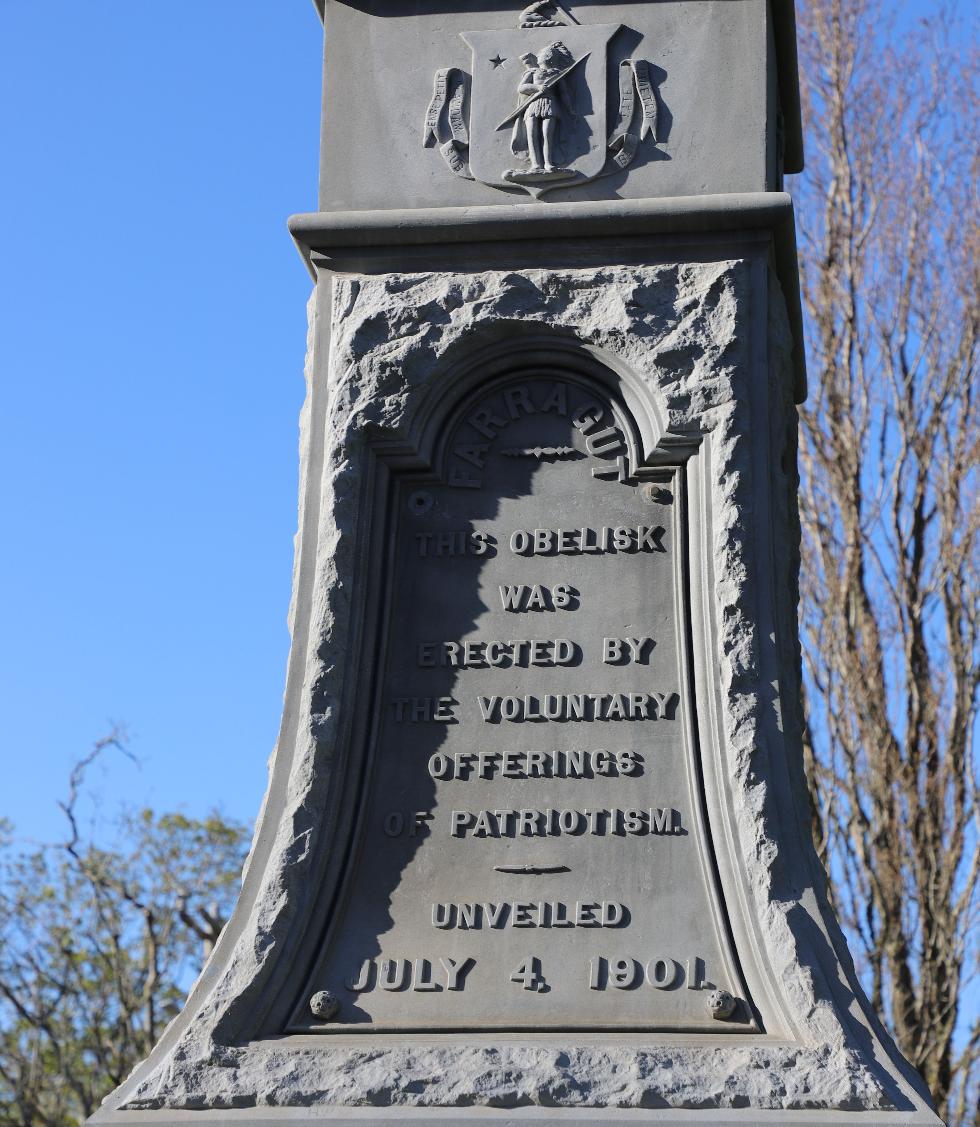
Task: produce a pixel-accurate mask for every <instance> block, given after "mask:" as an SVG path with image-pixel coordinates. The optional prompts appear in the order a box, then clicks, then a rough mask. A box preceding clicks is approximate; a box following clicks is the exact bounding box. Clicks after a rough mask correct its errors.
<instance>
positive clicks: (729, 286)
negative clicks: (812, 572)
mask: <svg viewBox="0 0 980 1127" xmlns="http://www.w3.org/2000/svg"><path fill="white" fill-rule="evenodd" d="M753 271H754V272H753ZM761 276H762V278H764V277H765V270H764V267H763V271H762V275H761ZM759 281H760V274H759V270H758V263H756V264H753V263H751V262H750V261H747V260H743V259H737V258H735V259H730V260H723V261H711V262H687V263H681V264H670V265H659V266H633V265H629V266H615V265H614V266H606V267H600V268H593V269H568V270H543V269H542V270H537V269H534V270H490V271H486V272H481V273H438V274H435V273H410V274H405V273H390V274H382V275H360V276H341V277H337V278H336V279H335V281H334V282H333V289H332V309H333V312H332V326H331V334H330V336H331V345H330V354H329V360H328V361H325V360H324V358H323V357H319V358H317V361H316V363H317V364H320V365H324V364H325V365H326V371H327V380H328V391H329V406H328V409H327V416H326V423H325V430H324V433H323V434H318V433H314V432H313V429H312V427H313V426H314V421H313V419H314V417H313V415H312V414H311V413H310V411H309V409H307V410H306V411H304V416H303V451H304V466H305V470H304V481H305V484H304V490H303V495H304V498H305V500H304V504H306V505H314V504H318V506H319V517H318V532H317V545H316V575H315V582H314V584H313V592H312V601H311V602H309V603H308V604H304V603H303V602H302V599H301V598H300V593H299V592H298V591H297V592H296V593H295V594H294V603H293V616H294V622H293V626H294V628H295V627H296V626H297V624H298V623H297V621H296V620H297V619H298V618H301V617H303V615H306V614H308V615H309V634H308V641H307V643H306V648H305V655H306V661H307V666H306V674H305V679H304V688H303V694H302V700H301V703H300V706H299V709H300V716H301V724H300V727H299V731H298V735H297V737H296V740H295V744H294V745H292V744H291V745H288V746H287V745H281V746H280V749H279V751H278V753H277V755H278V757H279V760H278V761H274V762H273V771H274V772H278V773H279V776H280V777H281V776H282V774H283V772H284V771H285V770H286V769H287V768H288V784H287V786H288V791H287V794H286V797H285V802H284V808H283V814H282V816H281V817H280V818H279V819H278V824H277V825H276V826H274V827H270V826H266V827H264V828H262V829H261V830H260V835H261V834H267V833H274V835H275V840H274V843H273V844H272V846H271V850H270V853H269V859H268V861H267V862H266V864H265V868H264V874H265V875H264V884H263V886H262V888H261V892H260V893H259V895H258V897H257V900H256V902H255V904H254V906H253V907H252V909H251V911H250V914H249V916H248V920H247V923H246V926H245V927H244V929H242V930H241V931H240V934H239V938H238V941H237V945H236V947H235V950H234V952H233V955H232V956H231V957H230V958H229V959H228V960H227V963H226V969H225V970H224V972H223V973H222V974H221V975H220V977H216V978H215V980H214V981H213V982H212V981H210V979H206V982H205V986H206V989H207V997H206V1001H204V1003H203V1004H202V1005H201V1006H200V1008H199V1010H198V1013H197V1016H196V1018H195V1020H194V1021H193V1022H192V1023H191V1024H189V1025H187V1026H185V1027H182V1028H181V1030H180V1031H179V1037H174V1038H172V1043H171V1044H170V1046H169V1048H168V1049H167V1052H166V1054H165V1056H164V1057H163V1058H162V1059H161V1060H160V1062H159V1063H158V1065H157V1067H156V1068H155V1070H154V1071H152V1072H151V1073H150V1074H149V1075H147V1076H145V1077H144V1078H143V1079H142V1080H141V1081H140V1083H139V1085H138V1087H137V1089H136V1090H135V1092H133V1093H132V1094H131V1096H130V1098H129V1100H128V1104H127V1106H128V1107H130V1108H186V1109H191V1108H203V1107H239V1106H255V1105H264V1104H267V1105H280V1106H281V1105H291V1104H295V1105H321V1104H322V1105H374V1106H381V1105H395V1104H404V1105H415V1106H428V1105H431V1106H451V1107H462V1106H468V1105H475V1104H482V1105H488V1106H495V1107H518V1106H522V1105H530V1104H536V1105H542V1106H570V1107H576V1106H578V1107H604V1106H608V1107H631V1108H655V1107H677V1108H702V1109H707V1108H738V1107H755V1108H759V1109H772V1108H777V1109H786V1110H788V1109H802V1108H814V1109H818V1108H819V1109H838V1110H847V1109H859V1108H860V1109H865V1110H868V1109H883V1108H888V1107H892V1106H894V1105H895V1103H896V1100H898V1101H899V1102H900V1103H902V1102H903V1101H906V1100H907V1097H904V1096H901V1094H900V1092H899V1086H898V1085H897V1084H896V1081H895V1079H894V1077H893V1076H890V1075H889V1073H888V1070H887V1069H885V1068H883V1067H879V1065H877V1064H876V1063H875V1061H874V1059H873V1056H872V1055H871V1054H870V1053H869V1052H868V1044H867V1040H868V1035H867V1034H866V1031H865V1029H864V1026H863V1025H862V1024H861V1019H857V1020H855V1021H852V1020H851V1019H850V1018H849V1017H848V1014H847V1012H846V1009H847V1007H848V1006H853V1007H856V1006H857V1002H856V1001H855V1000H854V997H853V994H852V992H851V980H849V979H847V978H846V977H845V976H843V975H842V974H841V973H840V969H839V966H840V964H838V961H837V959H838V958H841V959H843V960H844V963H843V965H844V969H845V970H846V969H847V963H846V952H845V951H844V949H843V948H842V947H841V945H840V941H839V937H838V936H837V935H836V933H835V932H834V929H833V925H830V926H829V931H828V927H827V925H826V920H824V919H823V918H822V917H821V915H820V912H819V910H818V905H819V895H818V894H817V893H816V892H814V890H813V883H812V881H813V873H812V872H811V871H810V870H809V869H808V868H807V863H808V861H807V858H805V857H801V856H800V855H799V854H798V852H797V850H796V848H795V846H794V852H793V855H787V853H786V852H785V849H784V847H783V846H782V845H781V841H782V840H784V839H785V832H786V830H787V826H786V825H785V824H782V825H781V824H780V819H781V818H782V819H785V818H786V816H787V808H786V806H785V801H784V798H783V799H779V800H777V797H776V795H775V794H774V786H773V782H772V780H773V778H774V777H776V776H779V775H780V774H781V773H782V771H783V766H782V762H781V761H782V759H784V758H785V756H786V748H787V746H788V747H790V748H791V749H792V748H794V747H795V744H794V741H795V740H796V739H797V736H798V733H797V725H798V719H799V717H798V710H797V707H796V703H795V702H796V700H797V675H798V674H797V662H798V651H797V645H796V634H795V623H794V614H795V603H794V599H795V594H794V592H795V588H794V586H793V583H792V581H791V577H792V573H793V569H794V567H795V563H796V559H795V554H794V553H795V550H796V549H795V544H794V541H793V536H792V533H793V530H794V528H795V479H794V477H793V476H792V469H791V467H790V468H788V469H787V468H784V466H783V454H784V453H785V451H786V449H787V443H790V444H791V443H792V441H793V435H794V434H795V430H794V423H795V415H794V409H793V406H792V399H791V393H790V388H791V383H792V375H791V372H790V371H789V348H790V342H789V339H788V333H787V330H786V323H785V314H784V312H783V309H782V304H781V298H780V297H779V295H778V291H777V290H776V287H775V284H774V283H772V285H771V288H770V293H771V300H770V302H769V306H768V312H767V311H766V309H765V308H764V309H763V310H762V321H761V323H762V326H763V332H764V333H765V325H766V318H767V317H768V336H769V344H768V348H767V349H764V350H763V353H762V358H761V362H762V363H763V365H765V366H766V367H767V371H768V375H767V376H765V377H764V378H763V380H762V385H763V393H762V394H763V399H764V401H765V404H766V409H767V412H768V416H763V417H761V418H759V417H755V416H754V415H753V411H758V403H759V389H758V387H756V388H755V390H754V391H753V389H752V388H751V387H750V386H749V382H750V380H751V379H758V372H757V367H758V364H759V362H760V361H759V357H758V354H753V352H752V341H751V329H750V324H751V318H752V314H753V309H752V302H753V300H755V301H757V302H758V301H759V300H762V299H761V298H760V297H759V296H758V288H759ZM322 307H323V303H322V302H321V308H322ZM530 332H533V333H534V334H535V335H536V337H537V339H538V340H540V338H541V337H542V336H550V337H551V338H552V339H553V340H554V341H556V342H558V341H567V342H577V344H578V345H579V346H582V347H586V348H588V349H590V350H592V351H593V353H594V355H596V356H597V357H598V358H599V359H600V360H604V361H606V362H608V363H609V364H610V365H612V366H614V367H615V368H616V369H617V370H620V371H623V372H626V373H629V377H630V378H631V379H632V380H633V381H635V383H636V385H637V386H639V387H641V388H645V389H647V390H648V392H649V393H650V395H651V396H652V399H653V402H654V404H655V406H656V413H657V414H658V415H659V417H660V419H661V421H662V429H663V431H664V434H665V435H667V434H673V435H675V436H678V435H700V436H703V441H704V443H706V444H707V452H708V457H707V460H706V463H705V464H706V465H707V466H708V467H709V471H708V472H709V474H710V477H709V481H708V486H709V498H710V506H711V518H712V530H713V543H712V544H711V548H710V551H711V555H712V557H713V558H712V560H711V565H712V566H711V573H712V574H713V575H714V576H715V577H716V581H715V582H714V584H713V588H712V591H711V597H712V598H713V599H714V601H715V613H716V620H717V623H718V632H717V637H716V639H715V645H716V652H715V654H714V658H715V660H716V663H717V668H718V671H719V673H718V677H719V682H718V683H719V686H720V689H721V701H722V706H723V707H722V731H723V740H722V741H721V746H720V747H718V748H717V749H716V754H717V756H718V757H719V767H720V775H721V777H724V778H725V779H727V794H725V795H724V796H722V797H721V802H722V805H723V806H724V809H725V811H726V812H727V813H726V815H725V818H724V820H723V824H720V825H718V826H716V840H717V842H718V848H720V849H722V850H725V849H728V850H730V851H731V854H732V861H733V864H735V865H736V866H737V868H738V869H739V872H740V874H741V878H740V883H739V884H738V887H737V888H734V887H729V889H728V895H729V896H733V895H739V896H742V897H744V898H745V904H744V913H745V916H746V918H747V919H748V920H749V921H750V927H751V929H754V940H753V943H754V946H755V951H754V952H744V955H745V957H752V958H755V959H756V960H758V961H761V963H762V964H763V965H764V975H765V976H766V977H767V980H768V983H769V989H770V990H771V992H772V995H773V998H774V999H775V1003H774V1004H775V1005H776V1007H777V1008H778V1010H779V1012H780V1014H781V1015H782V1024H783V1026H784V1030H783V1033H782V1035H781V1036H779V1037H775V1038H773V1037H770V1038H768V1039H767V1038H756V1039H755V1040H752V1039H746V1038H739V1039H738V1042H737V1043H727V1044H725V1046H724V1048H722V1047H719V1045H718V1044H712V1046H711V1047H705V1046H704V1045H701V1044H698V1043H696V1041H695V1040H694V1039H693V1038H689V1039H683V1038H682V1039H680V1040H678V1041H677V1043H676V1044H674V1043H672V1044H669V1045H665V1044H660V1043H658V1038H657V1037H656V1036H654V1035H644V1036H639V1035H634V1036H633V1037H632V1038H630V1039H628V1040H627V1041H624V1042H623V1043H621V1044H617V1045H602V1044H596V1043H594V1042H595V1041H596V1038H594V1037H593V1038H589V1039H586V1040H587V1041H588V1042H589V1043H582V1042H583V1039H582V1038H576V1037H575V1036H573V1035H571V1034H569V1035H567V1036H566V1037H564V1038H560V1039H559V1040H560V1041H561V1043H560V1044H555V1043H554V1038H553V1039H552V1041H551V1042H550V1043H548V1044H535V1043H531V1042H530V1041H529V1040H528V1039H524V1041H522V1040H521V1039H520V1038H517V1037H515V1036H513V1035H510V1036H508V1037H506V1038H501V1039H500V1041H499V1043H497V1044H495V1045H488V1044H480V1043H473V1042H474V1040H475V1039H474V1038H467V1037H465V1036H464V1037H453V1038H445V1039H442V1040H440V1039H439V1038H430V1039H428V1042H427V1041H426V1039H425V1038H418V1039H416V1040H415V1041H414V1042H410V1041H408V1040H405V1039H402V1040H401V1041H398V1039H395V1042H392V1041H391V1040H390V1039H389V1040H388V1041H386V1043H385V1044H383V1045H379V1046H371V1045H369V1044H362V1043H361V1042H358V1043H357V1044H356V1045H351V1044H350V1043H349V1039H348V1041H347V1042H346V1043H340V1044H338V1043H334V1042H332V1041H331V1040H330V1039H329V1038H324V1039H323V1041H322V1042H321V1043H316V1044H311V1043H310V1039H309V1038H306V1039H304V1040H302V1041H290V1040H283V1041H269V1040H266V1041H261V1040H255V1041H252V1042H251V1043H247V1044H235V1045H233V1044H232V1042H235V1041H240V1040H241V1039H242V1030H243V1028H246V1027H247V1018H248V1014H249V1012H250V1009H251V1008H252V1007H253V1006H254V1004H255V1002H256V1000H257V998H258V997H259V995H260V993H261V991H262V990H263V989H264V988H265V987H266V985H267V984H268V983H269V982H270V981H272V973H273V971H274V970H275V967H276V962H277V959H278V958H280V957H282V958H288V956H289V951H290V929H291V928H293V927H294V925H295V924H296V923H297V921H298V920H299V919H301V917H302V914H303V912H304V910H305V904H306V897H307V896H308V895H309V893H310V889H311V887H313V884H314V883H315V876H314V873H315V864H316V862H317V859H318V857H319V851H320V847H321V845H322V844H323V842H329V840H330V835H331V832H332V818H333V817H334V811H335V809H336V807H335V795H333V792H334V788H335V787H336V785H337V778H336V775H335V767H336V764H337V761H338V757H339V755H340V748H341V745H342V741H343V734H344V717H343V716H342V715H341V710H340V707H339V702H340V701H341V700H342V699H343V698H344V696H345V692H346V691H347V689H348V688H349V686H345V683H344V678H345V672H346V666H345V661H344V656H345V652H346V650H347V647H348V643H349V639H350V636H351V631H352V622H351V613H352V611H351V607H352V592H353V591H354V590H355V588H356V583H357V574H356V568H355V560H356V552H357V528H358V519H357V518H358V514H357V507H358V504H359V498H360V497H361V496H362V493H361V486H362V474H363V473H364V469H365V456H364V452H365V437H366V435H367V434H369V433H377V432H378V431H382V432H385V433H388V434H392V435H408V434H410V432H411V431H412V427H413V425H414V420H415V416H416V415H417V413H418V412H419V411H420V410H421V407H422V404H423V403H424V402H425V396H426V394H427V391H428V385H429V384H430V383H431V382H432V381H434V380H435V379H436V377H437V375H438V373H439V372H441V371H443V370H445V368H446V366H447V365H448V364H452V363H455V362H458V361H459V360H460V359H461V358H463V357H466V356H474V355H477V354H478V353H479V351H480V349H481V348H484V347H491V346H493V345H496V344H498V343H499V342H501V341H502V340H507V339H511V338H516V339H520V338H521V336H522V335H523V334H528V333H530ZM321 339H322V338H321ZM757 343H758V342H756V344H757ZM753 365H755V366H756V367H755V368H754V367H753ZM312 367H313V365H312V364H311V366H310V368H312ZM309 374H310V371H309V369H308V375H309ZM753 396H755V398H753ZM753 404H755V406H753ZM754 425H759V426H765V427H768V428H769V429H770V435H771V440H772V442H773V449H772V458H771V461H770V462H769V463H767V466H766V472H767V473H768V474H770V475H771V476H770V480H769V481H768V482H767V483H766V488H767V489H770V488H771V490H772V496H773V498H774V508H773V511H774V521H775V525H776V529H775V531H776V534H777V536H776V539H777V541H778V543H779V545H780V546H779V548H778V549H777V552H776V557H775V565H776V568H777V571H778V572H780V573H781V574H780V575H779V576H778V582H777V587H778V588H779V589H780V591H781V595H780V598H779V602H778V605H777V607H776V618H775V622H776V630H775V635H776V646H775V650H773V649H772V647H771V646H770V644H769V642H768V641H767V639H765V638H764V637H761V636H760V627H759V622H758V602H759V600H760V599H764V598H766V592H764V591H760V590H759V588H758V586H757V584H756V583H755V579H754V576H755V575H756V573H757V571H758V567H759V561H758V560H757V559H756V558H755V553H756V551H757V543H758V530H757V528H756V524H755V522H756V516H755V500H756V498H758V497H759V496H761V495H762V494H761V493H760V489H762V483H761V482H760V481H759V480H757V477H758V473H759V464H758V461H757V460H756V459H754V458H753V443H752V434H753V426H754ZM321 447H322V450H323V464H322V473H321V470H320V465H319V461H318V456H317V457H314V456H313V455H312V454H311V451H316V450H318V449H320V448H321ZM790 457H791V459H792V448H791V446H790ZM763 492H764V490H763ZM764 540H765V542H766V543H768V532H767V534H766V537H765V538H764ZM787 545H788V546H787ZM780 585H781V586H780ZM301 612H302V613H301ZM298 636H299V635H298V633H297V637H298ZM304 636H305V633H304ZM767 647H768V649H767ZM763 651H766V653H767V654H768V656H767V658H766V662H768V664H766V662H764V661H763V660H762V655H763ZM773 661H775V662H776V663H777V665H778V682H777V684H776V685H773V684H772V681H771V670H772V662H773ZM780 701H781V702H783V704H784V709H783V718H782V725H783V729H784V730H783V731H781V732H780V730H779V726H778V724H777V723H776V722H775V720H774V716H773V714H774V710H775V708H776V707H777V706H778V703H779V702H780ZM793 754H795V752H793ZM793 833H794V834H796V833H797V829H796V828H794V830H793ZM257 840H258V838H257ZM792 840H793V841H794V842H797V841H798V840H799V838H797V837H793V838H792ZM828 951H831V952H832V955H831V956H829V957H828V954H827V952H828ZM828 969H829V973H830V975H831V977H825V974H827V973H828ZM205 973H206V975H207V974H208V972H207V971H206V972H205ZM835 975H836V978H835V977H833V976H835ZM199 996H200V995H199ZM842 999H843V1002H844V1004H843V1005H842ZM862 1037H864V1038H865V1043H863V1044H862V1043H861V1038H862ZM430 1042H431V1043H430ZM524 1042H528V1043H524ZM906 1106H907V1103H906Z"/></svg>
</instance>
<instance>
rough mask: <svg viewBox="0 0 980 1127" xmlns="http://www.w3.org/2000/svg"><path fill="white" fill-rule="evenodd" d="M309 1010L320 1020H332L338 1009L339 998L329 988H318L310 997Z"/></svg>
mask: <svg viewBox="0 0 980 1127" xmlns="http://www.w3.org/2000/svg"><path fill="white" fill-rule="evenodd" d="M310 1010H311V1012H312V1014H313V1016H314V1017H318V1018H319V1019H320V1020H321V1021H332V1020H333V1019H334V1018H335V1017H336V1016H337V1014H338V1013H339V1011H340V999H339V998H338V997H337V995H336V994H331V993H330V991H329V990H318V991H317V992H316V993H315V994H314V995H313V997H312V998H311V999H310Z"/></svg>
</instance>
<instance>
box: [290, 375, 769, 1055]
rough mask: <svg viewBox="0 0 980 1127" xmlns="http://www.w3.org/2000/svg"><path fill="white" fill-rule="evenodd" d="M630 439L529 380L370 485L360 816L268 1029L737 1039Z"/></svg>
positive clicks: (685, 679)
mask: <svg viewBox="0 0 980 1127" xmlns="http://www.w3.org/2000/svg"><path fill="white" fill-rule="evenodd" d="M635 430H636V428H635V426H634V423H633V421H632V420H631V419H630V417H629V415H628V413H627V412H626V411H625V409H624V408H623V407H622V405H621V404H619V403H618V402H617V401H616V400H615V399H613V398H612V397H611V396H610V394H609V392H608V391H607V390H606V389H605V388H603V387H600V385H599V384H598V382H593V381H590V380H588V379H587V378H585V377H583V376H581V375H578V374H571V373H563V372H561V371H555V372H551V371H539V370H533V371H529V372H528V373H526V374H523V375H521V376H512V377H508V378H503V379H500V380H498V381H497V382H496V383H489V384H485V385H484V386H483V387H482V388H481V389H480V390H479V391H477V392H476V393H474V394H473V395H471V396H470V397H469V398H468V399H467V401H466V402H465V403H464V404H463V405H462V406H461V408H460V409H459V410H458V411H456V412H455V413H454V414H453V415H452V416H451V418H450V419H448V420H447V422H446V423H445V425H444V427H443V434H442V436H441V439H440V441H439V442H438V443H437V444H436V448H437V457H436V459H435V464H434V471H433V472H430V473H426V474H419V473H417V472H412V473H408V472H395V473H394V474H393V475H392V478H391V488H390V495H389V518H388V521H387V524H386V526H385V528H384V531H383V533H379V534H378V536H377V537H376V539H377V540H380V543H378V544H376V545H375V546H374V549H373V551H374V552H375V553H376V554H378V555H382V554H383V556H384V558H385V563H386V566H385V568H384V574H385V575H386V577H387V578H386V590H385V592H384V595H383V599H384V603H383V606H382V607H381V609H380V613H379V615H378V619H379V623H380V626H379V629H378V631H377V636H378V640H377V649H376V651H375V653H376V662H377V668H378V669H379V671H380V673H379V675H378V678H377V683H376V684H375V686H374V688H373V700H372V702H371V704H370V709H371V722H370V726H369V727H370V730H369V732H368V734H367V735H366V744H367V747H366V749H365V753H364V759H363V774H362V781H361V787H360V798H359V802H360V805H359V810H358V813H357V816H356V819H355V820H354V826H353V830H352V845H351V851H350V854H349V859H348V861H347V865H346V876H345V878H344V880H343V881H342V882H341V887H340V890H339V892H338V895H337V899H336V902H335V903H334V904H333V905H332V906H331V909H330V912H329V922H328V926H327V929H326V932H325V934H324V938H323V943H322V948H321V952H320V956H319V959H318V962H317V965H316V967H315V971H314V973H313V975H312V977H311V978H310V980H309V982H308V984H307V987H306V990H305V993H304V996H303V998H301V999H300V1001H299V1003H298V1004H297V1006H296V1008H295V1010H294V1015H293V1019H292V1022H291V1025H290V1028H291V1029H292V1030H293V1031H299V1030H310V1031H317V1032H323V1033H326V1034H330V1033H338V1032H348V1033H349V1032H371V1031H374V1030H376V1031H379V1032H380V1031H386V1030H390V1031H396V1030H429V1031H453V1030H472V1029H480V1030H483V1029H498V1030H544V1031H547V1030H617V1029H618V1030H643V1029H650V1030H675V1031H679V1032H697V1031H705V1032H712V1033H721V1032H732V1033H735V1032H748V1031H758V1030H759V1025H758V1020H757V1017H756V1013H755V1009H754V1007H753V1004H752V1001H751V999H750V998H749V997H748V996H747V990H746V987H745V983H744V981H743V979H742V977H741V974H740V972H739V968H738V964H737V960H736V959H735V956H734V952H733V948H732V944H731V941H730V938H729V933H728V928H727V924H726V922H725V920H726V917H725V912H724V907H723V905H722V902H721V899H720V894H719V890H718V885H717V881H716V879H715V876H714V864H713V859H712V851H711V843H710V840H709V836H708V831H707V826H706V822H705V816H704V809H703V808H704V801H703V794H702V784H701V773H700V763H699V758H700V757H699V750H698V746H697V742H696V735H695V733H696V724H695V717H694V715H693V700H694V691H693V685H692V671H691V666H690V656H689V655H690V642H689V625H688V615H689V611H688V584H687V581H686V574H687V561H686V558H685V552H686V547H685V546H686V543H687V538H686V531H685V499H684V487H683V470H682V469H681V468H680V467H670V466H660V467H658V468H657V469H656V470H651V469H646V470H644V469H642V468H639V467H638V465H637V463H638V445H639V444H638V440H637V436H636V433H635ZM365 689H367V686H365ZM366 700H367V698H366V697H365V701H366ZM318 991H326V992H328V996H329V997H330V1004H329V1006H327V1007H326V1008H323V1007H321V1010H322V1014H325V1015H327V1019H326V1020H325V1019H324V1018H323V1017H322V1016H321V1017H320V1018H319V1019H318V1018H317V1017H315V1016H312V1015H311V1011H310V1006H309V998H310V997H311V995H313V994H315V993H316V992H318Z"/></svg>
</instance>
